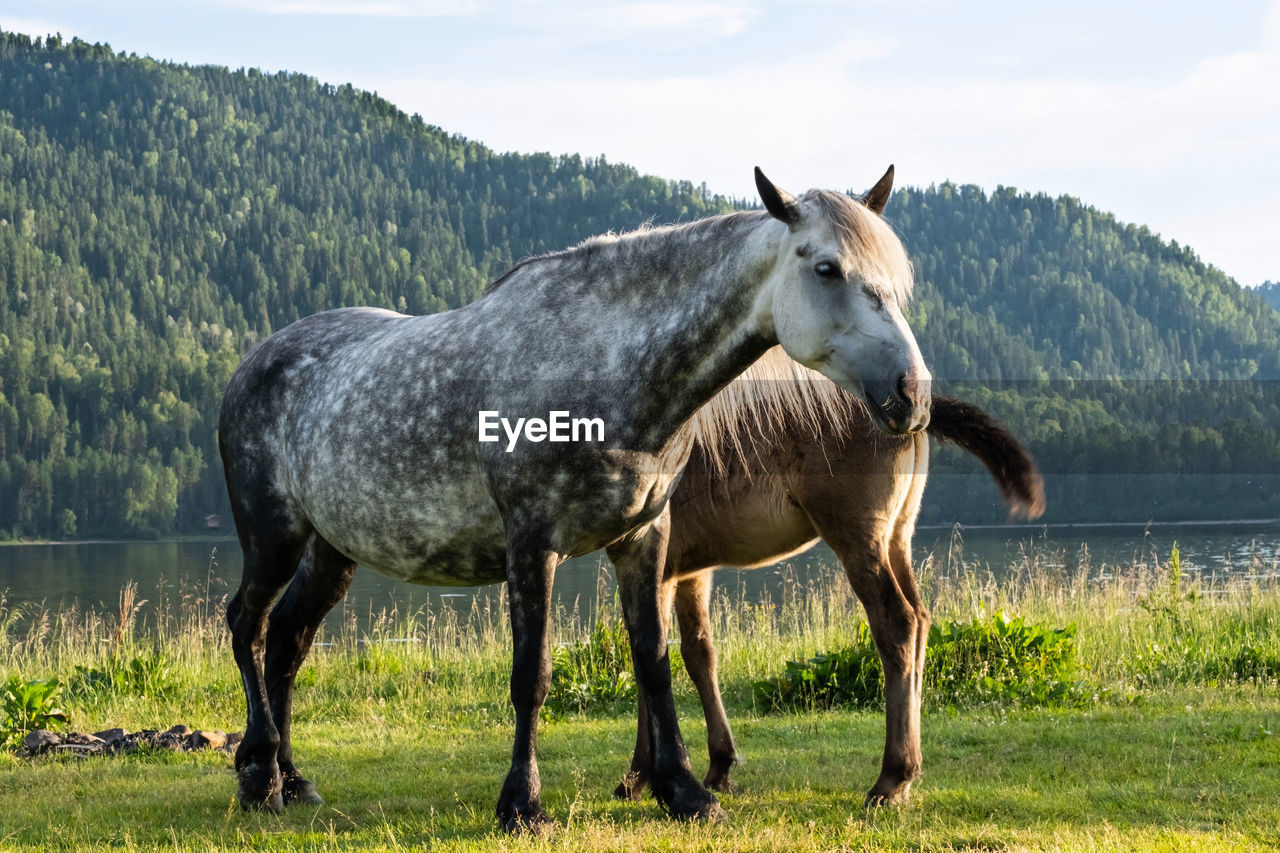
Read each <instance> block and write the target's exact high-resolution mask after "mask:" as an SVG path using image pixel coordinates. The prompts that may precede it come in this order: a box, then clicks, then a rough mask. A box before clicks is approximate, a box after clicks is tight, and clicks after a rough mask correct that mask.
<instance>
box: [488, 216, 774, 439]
mask: <svg viewBox="0 0 1280 853" xmlns="http://www.w3.org/2000/svg"><path fill="white" fill-rule="evenodd" d="M774 225H778V223H777V222H776V221H775V220H773V219H771V218H769V217H767V216H766V215H764V214H758V215H752V214H738V215H732V216H729V217H725V218H723V219H716V220H713V221H710V222H702V223H696V224H694V225H691V226H686V227H682V228H674V229H656V230H655V231H653V232H648V233H640V234H636V235H624V236H623V237H620V238H617V239H615V240H610V239H607V238H606V239H599V240H593V241H589V242H588V243H586V244H584V245H583V246H581V247H579V248H577V249H574V250H572V251H569V252H565V253H561V254H559V255H552V256H548V257H546V258H544V259H540V260H538V261H534V262H532V263H531V264H530V265H528V267H527V268H525V269H520V270H516V271H513V273H511V274H510V276H511V277H510V280H509V281H507V282H504V283H503V284H502V285H501V287H500V288H499V289H498V290H496V291H494V292H493V293H492V294H491V297H490V298H494V297H496V298H497V300H496V301H497V302H499V303H505V304H503V305H502V307H501V308H500V309H499V310H501V311H502V312H503V314H504V315H505V316H506V318H507V321H508V322H514V320H513V319H512V318H513V317H514V316H516V315H518V316H520V317H522V318H527V317H528V316H529V314H531V313H533V312H538V313H539V314H542V315H544V316H545V317H546V321H547V322H548V323H550V324H555V323H559V324H560V328H561V330H562V331H564V330H570V329H572V330H575V333H576V334H577V335H578V337H577V339H574V340H568V341H566V340H565V337H566V336H565V335H564V334H562V335H561V337H560V340H561V341H564V344H565V346H566V348H567V349H565V350H555V349H554V348H553V347H554V345H551V346H550V347H544V348H543V350H542V352H543V354H544V355H547V354H550V355H551V356H553V358H552V362H551V363H547V362H546V361H545V360H544V361H541V362H539V364H540V366H539V367H534V366H533V363H532V361H530V360H529V359H528V353H508V357H509V358H512V359H516V358H522V359H525V360H524V361H522V362H512V363H511V364H510V365H509V366H510V368H511V370H512V371H514V373H516V374H518V373H519V372H521V371H527V370H529V369H531V368H532V369H535V370H541V371H544V372H546V373H547V375H549V376H550V375H554V376H559V377H560V378H585V379H596V380H607V384H608V386H609V388H610V392H609V399H608V400H602V401H600V402H601V404H602V405H607V407H608V409H609V410H610V411H611V412H612V413H613V414H614V415H615V416H616V417H617V419H618V426H619V427H621V428H622V429H624V430H627V431H628V433H629V436H630V440H631V441H634V442H636V444H635V445H634V446H636V447H638V448H641V447H643V448H660V447H662V446H664V445H665V444H666V443H667V442H668V441H669V440H670V439H671V437H672V436H673V435H674V434H675V433H676V431H677V430H678V429H679V427H680V426H681V425H682V424H683V423H684V421H685V420H687V419H688V417H689V416H690V415H691V414H692V413H693V412H694V411H695V410H697V408H698V407H699V406H701V405H702V404H703V403H705V402H706V401H707V400H709V399H710V398H711V397H712V396H713V395H714V394H715V392H716V391H718V390H719V389H720V388H722V387H723V386H724V385H726V384H727V383H728V382H730V381H731V380H732V379H733V378H734V377H735V376H736V375H738V374H739V373H741V372H742V371H743V370H744V369H745V368H746V367H747V366H748V365H749V364H751V362H753V361H754V360H755V359H756V358H758V357H759V356H760V355H761V354H762V353H763V352H764V351H765V350H766V349H767V348H768V347H769V346H770V345H771V344H773V343H776V340H774V334H773V332H772V328H771V326H770V324H769V322H768V320H767V319H764V320H763V321H762V318H761V317H760V316H757V314H758V313H759V311H758V306H759V305H760V304H761V293H762V290H763V289H764V287H765V284H766V282H767V280H768V278H769V273H770V271H771V270H772V268H773V264H774V258H775V257H776V254H777V251H778V244H777V240H778V238H779V234H778V229H775V228H773V227H771V226H774ZM778 227H779V228H780V227H781V226H778ZM504 290H505V291H506V293H505V294H504V293H503V291H504ZM494 307H495V308H496V307H498V306H494ZM555 356H560V358H559V359H558V360H557V359H556V358H555Z"/></svg>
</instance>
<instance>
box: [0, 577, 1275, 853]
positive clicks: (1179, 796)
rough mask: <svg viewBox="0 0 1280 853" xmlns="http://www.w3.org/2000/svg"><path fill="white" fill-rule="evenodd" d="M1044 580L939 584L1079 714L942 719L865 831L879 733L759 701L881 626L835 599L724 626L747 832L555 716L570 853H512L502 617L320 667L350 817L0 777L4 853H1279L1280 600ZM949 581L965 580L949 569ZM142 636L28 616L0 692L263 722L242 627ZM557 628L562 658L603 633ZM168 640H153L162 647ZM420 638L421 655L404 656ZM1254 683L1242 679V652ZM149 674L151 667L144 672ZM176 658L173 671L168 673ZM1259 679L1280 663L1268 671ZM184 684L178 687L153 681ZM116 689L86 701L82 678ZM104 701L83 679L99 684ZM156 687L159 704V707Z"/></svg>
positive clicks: (327, 660) (87, 768) (129, 603)
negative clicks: (640, 852) (1034, 666)
mask: <svg viewBox="0 0 1280 853" xmlns="http://www.w3.org/2000/svg"><path fill="white" fill-rule="evenodd" d="M1052 556H1053V555H1036V554H1032V555H1029V556H1028V557H1027V558H1026V560H1025V561H1024V562H1023V563H1022V564H1020V565H1018V566H1015V567H1012V576H1011V577H1010V578H1009V579H1007V580H1005V581H1003V582H1001V583H996V582H995V581H994V580H993V579H992V578H991V577H990V576H989V575H987V574H985V573H982V572H979V571H976V570H975V568H974V567H962V566H957V565H956V564H955V562H954V561H953V562H952V563H951V564H950V566H949V567H948V571H947V572H945V573H944V572H943V571H942V568H941V567H937V568H935V567H932V566H926V567H924V568H923V569H922V571H921V574H922V577H923V579H924V582H925V588H926V590H927V592H928V595H929V598H930V601H931V602H932V606H933V611H934V615H935V617H936V618H937V619H939V620H943V619H954V620H959V621H967V620H972V619H974V618H976V617H979V616H983V615H986V616H988V617H989V616H990V614H992V613H995V612H997V611H998V610H1000V609H1003V610H1006V611H1008V612H1010V613H1017V614H1019V615H1020V616H1021V617H1022V618H1023V619H1024V620H1025V621H1026V623H1027V624H1035V625H1043V626H1047V627H1057V626H1062V625H1067V624H1072V623H1074V624H1075V625H1076V635H1075V638H1076V641H1077V651H1076V664H1077V666H1078V668H1079V670H1080V671H1081V672H1083V673H1084V674H1085V687H1086V689H1087V693H1088V697H1089V698H1088V699H1087V701H1086V702H1085V704H1084V705H1083V706H1082V707H1078V708H1069V709H1046V708H1029V707H1020V706H1019V705H1018V704H1017V703H1016V702H1014V703H1008V702H1004V703H1001V702H992V703H989V704H986V705H979V706H977V707H969V706H966V707H964V708H955V707H948V706H947V704H946V702H945V701H942V700H939V699H937V698H936V697H935V698H934V700H933V701H931V702H930V703H929V705H928V707H927V708H926V712H925V716H924V724H923V729H924V755H925V773H924V777H923V779H922V780H921V781H920V782H918V783H917V785H916V786H915V788H914V789H913V793H912V800H911V802H910V803H909V804H908V805H907V806H904V807H902V808H897V809H881V810H877V811H872V812H864V811H863V810H862V798H863V795H864V794H865V791H866V790H867V788H868V787H870V785H871V784H872V782H874V780H875V777H876V774H877V771H878V767H879V760H880V751H881V749H882V747H883V738H884V719H883V715H882V714H881V713H880V712H879V711H876V710H827V711H811V712H806V713H802V714H773V713H765V710H766V709H765V708H763V707H757V706H756V699H755V696H754V694H753V690H752V685H753V684H754V683H755V682H757V681H759V680H762V679H766V678H769V677H772V676H775V675H777V674H778V673H779V672H781V671H782V670H783V669H784V667H785V662H786V661H787V660H791V659H799V660H803V659H805V658H807V657H809V656H811V655H813V654H814V653H815V652H817V651H819V650H824V649H838V648H842V647H846V646H849V645H853V644H855V643H856V642H857V641H858V637H859V632H860V627H859V626H860V620H861V611H860V609H858V608H857V606H856V603H855V602H854V601H853V599H852V596H851V594H850V593H849V592H848V591H847V584H846V583H845V582H844V581H843V579H842V578H840V577H838V576H836V575H835V574H834V573H832V575H831V576H830V577H829V578H826V579H823V580H819V581H816V582H814V583H813V584H811V585H810V586H811V588H808V589H804V588H801V587H800V585H799V584H797V583H795V582H794V581H790V582H788V583H787V584H784V588H783V589H782V591H781V592H780V593H779V594H778V596H777V599H776V600H775V601H774V602H772V603H769V602H766V603H765V604H763V605H760V604H756V605H752V606H747V605H743V604H736V603H730V602H728V601H725V600H720V601H718V602H717V603H716V607H715V611H714V619H715V621H716V623H717V636H718V637H720V638H721V640H720V643H719V646H720V649H721V656H722V664H721V682H722V684H723V686H724V691H725V697H726V703H727V705H728V710H729V715H730V719H731V721H732V722H733V724H734V730H735V734H736V735H737V739H738V743H739V748H740V750H741V752H742V753H743V755H744V756H745V757H746V762H745V763H744V764H743V765H741V766H740V767H738V768H736V769H735V771H734V772H735V778H736V781H737V782H738V783H739V785H740V786H741V787H740V790H739V791H738V792H736V793H734V794H729V795H724V796H723V797H722V803H723V805H724V807H725V808H726V810H727V812H728V813H729V816H730V817H729V821H728V822H727V823H726V824H722V825H716V826H702V825H689V824H684V823H677V822H672V821H669V820H667V819H666V818H665V817H664V816H663V815H662V813H661V811H660V810H659V809H658V807H657V806H656V805H655V804H654V803H653V802H652V801H651V800H646V801H644V802H641V803H618V802H615V801H613V800H612V799H611V797H610V792H611V791H612V789H613V786H614V785H615V784H616V783H617V781H618V779H619V778H620V776H621V774H622V772H623V771H624V770H625V769H626V767H627V765H628V762H629V758H630V748H631V744H632V741H633V737H634V722H633V719H632V717H631V708H630V706H629V703H628V702H627V701H618V702H613V703H611V704H610V703H604V704H601V705H599V706H597V710H595V711H593V713H592V714H590V715H587V714H580V713H572V712H568V711H558V712H556V713H554V714H550V715H548V717H547V719H545V720H544V722H543V725H542V729H541V737H540V752H539V755H540V764H541V769H542V777H543V802H544V804H545V806H546V807H547V808H548V810H549V812H550V813H551V815H552V817H553V818H554V819H555V821H556V824H557V827H556V832H555V833H554V834H553V835H552V836H551V837H550V838H547V839H527V838H514V839H513V838H507V837H505V836H503V835H501V834H500V833H499V832H498V831H497V825H496V821H495V820H494V818H493V815H492V810H493V805H494V802H495V801H496V798H497V793H498V788H499V786H500V784H501V780H502V777H503V774H504V773H505V771H506V766H507V760H508V757H509V750H510V742H511V738H512V733H513V721H512V714H511V710H510V705H509V702H508V699H507V684H506V679H507V667H508V665H509V664H508V661H509V636H508V634H507V629H506V625H505V621H504V618H503V616H502V611H501V603H500V602H499V603H498V604H495V605H494V606H492V607H490V608H488V609H486V610H481V609H476V610H473V611H472V612H470V613H467V614H462V615H457V614H452V613H449V612H445V613H443V614H429V613H426V612H421V611H420V612H417V613H412V614H404V613H396V612H390V613H384V614H381V616H380V617H378V618H375V619H373V620H372V622H371V623H370V624H367V625H363V626H361V627H359V628H357V627H356V625H355V623H354V622H352V621H350V620H348V621H347V622H346V623H345V624H344V627H343V628H342V630H340V631H338V632H337V633H336V635H331V636H328V637H326V638H324V639H325V641H326V642H332V643H333V645H331V646H325V647H321V648H317V649H316V650H315V651H314V652H313V654H312V656H311V657H310V658H309V659H308V662H307V664H306V665H305V666H304V668H303V670H302V674H301V678H300V683H301V687H300V689H299V695H298V706H297V712H296V715H295V748H296V753H297V756H298V759H299V763H300V765H301V766H302V768H303V770H304V772H305V773H307V774H308V775H309V777H310V778H312V779H313V780H314V781H315V782H316V784H317V786H318V787H319V788H320V790H321V792H322V793H323V794H324V795H325V797H326V798H327V800H328V803H329V804H328V805H326V806H323V807H319V808H304V809H302V810H300V811H290V812H288V813H286V814H285V815H284V816H282V817H274V816H269V815H260V814H244V813H241V812H240V811H239V810H238V808H237V807H236V806H235V804H234V795H235V781H234V778H233V774H232V768H231V759H230V758H229V757H227V756H225V755H221V754H216V753H215V754H195V753H190V754H156V755H148V756H130V757H124V758H111V759H105V758H91V759H86V760H77V759H75V758H72V757H69V756H68V757H62V756H59V757H54V758H40V759H35V760H29V759H24V758H19V757H16V756H15V755H13V754H11V753H0V850H8V849H40V848H45V849H102V848H112V849H126V850H128V849H146V850H152V849H159V848H165V849H181V850H215V849H216V850H221V849H244V848H246V847H256V848H259V849H271V850H291V849H299V850H301V849H308V850H310V849H388V850H399V849H410V848H421V847H423V846H431V847H433V848H434V847H440V848H442V849H468V850H489V849H494V848H497V849H569V850H576V849H584V848H594V849H626V850H637V849H644V850H663V849H682V850H683V849H695V850H717V851H718V850H770V851H775V850H831V849H852V850H864V849H865V850H872V849H874V850H895V849H903V850H905V849H911V850H952V849H1000V850H1003V849H1013V850H1021V849H1029V850H1095V849H1117V850H1134V849H1143V850H1146V849H1150V850H1192V849H1194V850H1202V849H1208V850H1214V849H1220V850H1239V849H1258V850H1268V849H1275V848H1276V847H1277V846H1280V829H1278V827H1280V689H1278V688H1277V683H1276V678H1275V674H1274V671H1272V670H1270V669H1268V666H1269V664H1268V663H1267V662H1268V661H1270V660H1274V659H1275V655H1276V654H1277V652H1278V651H1280V636H1278V635H1280V632H1278V631H1277V629H1276V626H1277V624H1280V622H1278V621H1277V618H1278V617H1280V587H1278V586H1277V585H1276V584H1275V583H1274V582H1260V581H1259V582H1252V583H1242V584H1232V585H1218V586H1213V587H1211V586H1210V585H1209V584H1202V583H1199V582H1197V581H1195V580H1194V579H1190V578H1187V577H1181V578H1180V579H1179V583H1178V584H1176V585H1175V584H1173V583H1172V582H1171V573H1170V571H1169V566H1168V565H1167V564H1159V563H1157V562H1155V561H1152V562H1151V563H1150V564H1137V565H1132V566H1125V567H1123V568H1122V570H1115V569H1109V570H1108V575H1109V576H1110V579H1109V580H1106V581H1103V582H1098V581H1090V580H1088V579H1087V578H1085V577H1084V576H1072V577H1066V576H1063V575H1062V574H1061V572H1059V571H1057V570H1055V569H1054V568H1053V563H1054V560H1053V559H1052ZM938 563H940V564H941V563H943V561H942V560H939V561H938ZM136 599H137V595H136V591H133V592H130V591H126V592H125V594H124V595H122V600H121V603H120V607H119V612H118V613H117V614H114V615H112V616H110V617H101V616H97V615H94V614H91V613H86V612H83V611H73V610H68V611H59V612H31V613H17V614H15V613H14V612H13V611H12V609H10V608H7V607H6V606H4V605H3V603H0V632H2V634H3V635H2V636H0V680H3V679H4V678H7V677H9V676H10V675H13V676H19V677H22V678H24V679H28V680H29V679H36V678H51V677H56V678H58V679H59V680H60V681H62V683H63V684H65V685H67V693H65V694H64V696H63V704H64V706H65V710H67V711H69V712H70V714H71V716H72V724H73V727H74V728H75V729H77V730H81V731H94V730H97V729H100V728H107V727H110V726H117V725H118V726H123V727H125V728H129V729H139V728H144V727H152V728H155V727H162V728H167V727H168V726H169V725H172V724H174V723H179V722H181V723H187V724H189V725H192V726H193V727H198V728H221V729H224V730H232V729H239V728H241V727H242V725H243V723H242V721H243V714H244V710H243V698H242V696H241V693H240V686H239V679H238V677H237V674H236V672H235V669H234V665H233V664H232V662H231V657H230V652H229V650H228V649H227V644H226V639H225V632H224V631H223V630H222V628H221V626H220V618H221V614H220V612H219V608H218V607H213V606H208V605H207V604H206V603H205V602H202V601H200V600H199V599H198V598H194V597H193V598H189V599H181V598H180V599H177V600H174V601H172V602H169V603H168V604H166V606H165V607H164V608H162V609H161V610H160V611H159V615H158V616H157V617H155V618H154V619H152V620H151V621H149V622H148V623H147V624H145V625H144V626H141V627H139V626H138V625H136V624H135V623H136V619H137V610H136V607H135V602H136ZM582 616H583V617H584V618H576V617H575V615H574V614H569V613H561V614H560V617H559V619H558V620H557V623H558V626H559V639H560V640H561V641H565V642H579V641H582V640H585V639H587V638H588V636H589V632H590V629H591V627H592V625H593V624H594V623H595V621H596V620H595V614H594V613H588V614H582ZM144 629H145V630H144ZM404 638H409V639H411V640H414V641H415V642H409V643H405V642H394V643H393V642H387V641H388V640H399V639H404ZM1243 648H1247V649H1251V650H1252V652H1253V654H1252V656H1251V657H1248V660H1249V661H1254V663H1246V664H1244V665H1238V661H1240V660H1241V649H1243ZM135 659H140V660H142V661H143V663H142V664H140V665H138V666H134V665H133V664H132V661H133V660H135ZM158 660H160V662H157V661H158ZM1258 661H1261V663H1257V662H1258ZM161 668H164V670H165V672H166V675H165V677H164V678H163V679H162V680H161V681H159V682H157V681H156V680H155V679H154V678H152V677H138V673H139V672H140V671H141V672H142V673H143V674H144V675H145V674H147V673H154V672H156V671H158V670H159V669H161ZM85 672H88V673H95V672H96V673H98V675H97V676H96V677H95V679H91V681H92V683H91V684H88V685H84V684H82V685H81V686H80V687H77V686H76V685H77V682H76V677H77V674H83V673H85ZM83 680H84V679H83V677H82V681H83ZM157 684H159V686H160V688H161V689H159V690H155V689H153V688H154V687H155V686H156V685H157ZM677 685H678V686H677V702H678V705H679V708H680V713H681V719H682V721H683V723H684V733H685V738H686V741H687V742H688V743H689V744H690V753H691V756H692V758H693V762H694V767H695V771H698V772H701V770H702V769H704V768H705V765H706V753H705V747H704V743H703V732H704V729H703V727H702V725H701V722H700V720H701V711H700V708H699V706H698V702H697V698H696V695H695V694H694V692H693V690H692V687H691V686H690V685H689V683H688V680H687V679H685V678H683V677H680V678H678V679H677Z"/></svg>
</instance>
